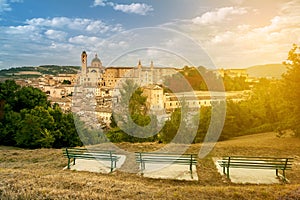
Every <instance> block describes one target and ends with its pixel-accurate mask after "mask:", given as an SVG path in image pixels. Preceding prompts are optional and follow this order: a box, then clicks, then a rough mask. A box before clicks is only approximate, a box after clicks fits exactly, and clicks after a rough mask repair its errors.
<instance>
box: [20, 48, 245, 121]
mask: <svg viewBox="0 0 300 200" xmlns="http://www.w3.org/2000/svg"><path fill="white" fill-rule="evenodd" d="M177 73H179V72H178V69H176V68H168V67H165V68H163V67H157V66H155V65H154V63H153V62H151V63H150V65H149V66H147V67H146V66H143V65H142V63H141V61H139V62H138V64H137V66H135V67H107V68H105V67H104V66H103V65H102V62H101V60H100V59H99V58H98V55H97V54H96V55H95V57H94V58H93V59H92V61H91V63H90V65H88V55H87V53H86V52H85V51H84V52H82V54H81V70H80V71H79V72H78V74H59V75H57V76H53V75H43V76H41V77H40V78H38V79H32V80H26V83H24V82H23V83H21V84H28V85H31V86H34V87H38V88H40V89H41V90H42V91H44V92H45V93H46V94H47V95H48V98H49V100H50V101H51V102H52V103H57V104H58V105H59V106H60V107H61V108H62V109H63V110H64V111H66V112H67V111H73V112H76V113H77V114H78V115H79V116H82V118H83V119H87V118H88V117H87V116H92V118H95V119H97V121H98V122H99V124H100V125H101V126H107V125H108V124H109V123H110V118H111V115H112V110H113V106H114V104H115V103H117V102H119V101H120V90H122V85H123V84H124V82H125V81H126V80H128V79H130V80H132V81H133V82H134V83H135V84H137V85H138V86H139V87H141V88H142V89H143V95H144V96H147V101H146V106H147V108H148V110H150V111H151V112H152V113H154V114H156V115H157V116H158V118H164V119H166V118H168V117H169V116H170V113H171V112H172V111H174V109H176V108H178V107H181V104H182V102H181V101H182V99H184V101H185V104H187V105H188V106H189V108H195V109H196V108H200V107H201V106H211V104H212V103H213V102H217V103H218V102H221V101H224V100H225V99H231V100H233V101H240V100H242V99H243V98H244V97H245V94H244V93H243V92H229V93H228V92H227V93H225V92H209V91H193V92H176V93H171V92H167V90H165V88H164V81H165V78H166V77H172V76H174V75H176V74H177ZM224 73H230V75H231V76H247V74H246V73H245V71H244V70H238V71H237V72H233V71H230V72H225V71H224V70H221V71H220V76H222V75H223V74H224ZM91 123H94V122H91Z"/></svg>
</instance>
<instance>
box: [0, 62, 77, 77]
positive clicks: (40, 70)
mask: <svg viewBox="0 0 300 200" xmlns="http://www.w3.org/2000/svg"><path fill="white" fill-rule="evenodd" d="M79 70H80V67H78V66H58V65H42V66H38V67H17V68H10V69H3V70H0V77H4V78H36V77H39V76H41V75H43V74H49V75H57V74H77V73H78V71H79Z"/></svg>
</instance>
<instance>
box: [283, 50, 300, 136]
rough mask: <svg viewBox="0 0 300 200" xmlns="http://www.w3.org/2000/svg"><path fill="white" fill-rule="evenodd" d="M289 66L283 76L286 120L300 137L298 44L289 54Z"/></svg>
mask: <svg viewBox="0 0 300 200" xmlns="http://www.w3.org/2000/svg"><path fill="white" fill-rule="evenodd" d="M287 60H288V61H287V62H286V63H285V64H286V65H287V68H288V71H287V73H286V74H284V75H283V84H284V86H283V88H282V90H284V91H285V93H284V98H285V108H286V113H285V114H286V116H288V118H287V119H286V120H285V123H286V124H287V126H289V127H290V128H292V129H293V130H294V132H295V133H296V136H298V137H300V124H299V119H300V47H299V46H298V45H296V44H294V45H293V47H292V49H291V50H290V51H289V54H288V59H287Z"/></svg>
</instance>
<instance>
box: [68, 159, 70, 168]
mask: <svg viewBox="0 0 300 200" xmlns="http://www.w3.org/2000/svg"><path fill="white" fill-rule="evenodd" d="M68 169H70V158H68Z"/></svg>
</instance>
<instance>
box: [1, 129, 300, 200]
mask: <svg viewBox="0 0 300 200" xmlns="http://www.w3.org/2000/svg"><path fill="white" fill-rule="evenodd" d="M118 146H119V147H120V148H122V149H126V150H128V151H132V152H134V151H141V150H144V151H145V150H149V151H150V150H154V149H158V148H161V147H163V144H156V143H145V144H128V143H120V144H118ZM200 147H201V145H200V144H195V145H192V146H191V147H190V148H189V150H188V151H189V152H191V153H198V152H199V149H200ZM0 151H1V154H0V180H1V181H0V199H239V200H240V199H300V139H299V138H298V139H296V138H291V137H282V138H277V137H276V133H263V134H256V135H251V136H243V137H239V138H236V139H233V140H229V141H224V142H219V143H217V145H216V146H215V148H214V149H213V151H212V152H211V153H210V154H209V155H208V156H207V157H206V158H204V159H201V160H199V165H198V176H199V181H198V182H189V181H174V180H159V179H148V178H142V177H140V176H138V175H135V174H130V173H124V172H118V171H116V172H113V173H112V174H99V173H90V172H75V171H70V170H63V168H64V167H65V166H66V163H67V160H66V158H64V157H63V155H62V150H60V149H37V150H24V149H17V148H12V147H0ZM224 155H249V156H284V157H286V156H287V157H293V158H295V160H294V164H293V169H292V170H289V171H287V178H288V179H289V180H290V183H289V184H284V183H281V184H274V185H251V184H243V185H242V184H233V183H230V182H229V181H227V180H226V178H225V177H223V176H221V175H220V174H218V172H217V170H216V168H215V166H214V163H213V161H212V159H211V158H212V157H218V156H224Z"/></svg>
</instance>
